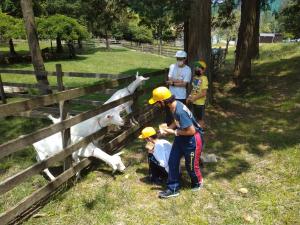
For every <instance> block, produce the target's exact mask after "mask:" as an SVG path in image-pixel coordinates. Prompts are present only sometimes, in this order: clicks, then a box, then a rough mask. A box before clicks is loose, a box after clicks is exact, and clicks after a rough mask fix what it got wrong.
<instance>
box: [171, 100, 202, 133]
mask: <svg viewBox="0 0 300 225" xmlns="http://www.w3.org/2000/svg"><path fill="white" fill-rule="evenodd" d="M176 103H177V104H176V109H175V112H174V113H173V115H174V119H175V123H176V126H177V128H178V129H180V130H183V129H185V128H188V127H190V126H192V125H193V126H194V127H195V129H196V131H198V132H201V131H202V128H201V127H200V125H199V124H198V123H197V121H196V119H195V117H194V116H193V114H192V112H191V111H190V110H189V109H188V107H187V106H186V105H185V104H183V103H182V102H180V101H176Z"/></svg>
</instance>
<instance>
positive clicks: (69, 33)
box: [37, 14, 89, 41]
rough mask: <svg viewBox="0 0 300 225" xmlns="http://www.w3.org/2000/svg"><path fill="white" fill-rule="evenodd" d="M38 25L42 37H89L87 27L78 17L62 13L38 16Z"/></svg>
mask: <svg viewBox="0 0 300 225" xmlns="http://www.w3.org/2000/svg"><path fill="white" fill-rule="evenodd" d="M37 27H38V33H39V37H40V38H42V39H51V40H53V39H55V38H57V37H59V38H60V39H61V40H65V41H72V40H78V39H87V38H88V37H89V33H88V31H87V29H86V27H84V26H83V25H81V24H79V23H78V22H77V20H76V19H73V18H71V17H67V16H64V15H60V14H56V15H52V16H49V17H41V18H38V19H37Z"/></svg>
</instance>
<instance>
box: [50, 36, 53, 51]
mask: <svg viewBox="0 0 300 225" xmlns="http://www.w3.org/2000/svg"><path fill="white" fill-rule="evenodd" d="M50 45H51V53H52V54H53V44H52V39H51V40H50Z"/></svg>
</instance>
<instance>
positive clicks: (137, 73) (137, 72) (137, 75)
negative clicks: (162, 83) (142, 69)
mask: <svg viewBox="0 0 300 225" xmlns="http://www.w3.org/2000/svg"><path fill="white" fill-rule="evenodd" d="M138 77H139V71H136V75H135V78H136V79H137V78H138Z"/></svg>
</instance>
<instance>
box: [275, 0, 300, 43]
mask: <svg viewBox="0 0 300 225" xmlns="http://www.w3.org/2000/svg"><path fill="white" fill-rule="evenodd" d="M279 21H280V25H281V29H282V30H283V31H284V32H285V33H286V35H289V36H291V37H292V38H299V37H300V22H299V21H300V0H296V1H290V3H289V4H288V5H287V7H285V8H283V9H282V10H281V12H280V13H279Z"/></svg>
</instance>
